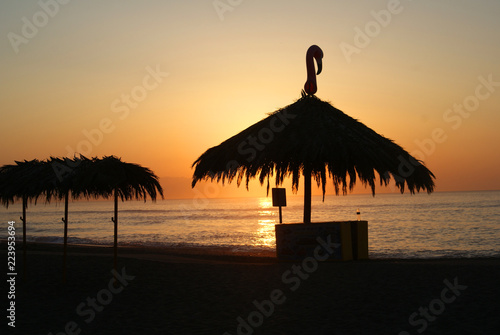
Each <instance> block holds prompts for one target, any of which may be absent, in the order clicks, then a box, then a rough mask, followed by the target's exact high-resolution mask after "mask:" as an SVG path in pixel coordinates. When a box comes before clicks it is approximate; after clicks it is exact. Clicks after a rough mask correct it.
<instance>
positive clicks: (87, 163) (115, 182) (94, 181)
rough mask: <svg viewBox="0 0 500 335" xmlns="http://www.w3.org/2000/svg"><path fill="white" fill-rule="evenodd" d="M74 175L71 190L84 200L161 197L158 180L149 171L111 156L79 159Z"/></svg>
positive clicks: (153, 198) (161, 190)
mask: <svg viewBox="0 0 500 335" xmlns="http://www.w3.org/2000/svg"><path fill="white" fill-rule="evenodd" d="M75 161H76V162H77V163H78V172H77V174H76V176H75V179H74V180H73V182H74V187H73V188H72V190H73V191H74V192H75V193H76V194H79V195H82V196H84V197H86V198H89V197H96V198H97V197H104V198H109V197H111V196H113V195H114V194H115V190H116V194H117V195H118V197H119V198H120V199H121V200H122V201H125V200H130V199H144V200H146V198H147V196H149V197H150V198H151V199H152V200H153V201H154V200H156V198H157V197H158V196H161V197H163V189H162V187H161V185H160V183H159V181H158V177H157V176H156V175H155V174H154V173H153V171H151V170H150V169H148V168H146V167H143V166H141V165H138V164H133V163H126V162H123V161H122V160H121V159H120V158H118V157H115V156H106V157H103V158H102V159H99V158H92V159H88V158H86V157H83V156H82V157H81V158H79V159H75Z"/></svg>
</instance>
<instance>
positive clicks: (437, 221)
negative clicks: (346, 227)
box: [0, 191, 500, 258]
mask: <svg viewBox="0 0 500 335" xmlns="http://www.w3.org/2000/svg"><path fill="white" fill-rule="evenodd" d="M287 202H288V206H287V207H284V208H283V222H284V223H295V222H301V220H302V205H303V204H302V202H303V199H302V197H300V196H299V197H298V196H288V199H287ZM357 208H359V209H360V212H361V218H362V219H363V220H368V225H369V252H370V257H372V258H391V257H399V258H428V257H484V256H496V257H500V191H485V192H450V193H434V194H431V195H428V194H425V193H424V194H416V195H408V194H404V195H401V194H379V195H376V196H375V197H372V196H371V195H347V196H333V195H332V196H327V197H326V199H325V201H324V202H322V198H321V197H313V204H312V221H313V222H322V221H337V220H355V219H356V209H357ZM63 212H64V203H57V204H54V203H51V204H47V205H46V204H44V203H43V202H41V203H38V204H37V205H36V206H35V205H29V206H28V211H27V220H28V226H27V227H28V230H27V234H26V236H27V240H28V241H39V242H53V243H61V242H62V236H63V223H62V221H61V217H62V216H63ZM20 214H21V205H20V204H14V205H11V206H9V208H8V209H6V208H5V207H2V208H1V209H0V222H1V227H3V229H2V231H1V232H0V238H5V237H6V236H7V228H6V227H7V222H8V221H15V222H16V224H15V226H16V229H17V239H18V241H21V240H22V225H21V221H20V219H19V217H20ZM112 216H113V203H112V202H110V201H75V202H70V204H69V229H68V235H69V243H77V244H104V245H111V244H112V241H113V223H112V222H111V217H112ZM118 217H119V244H120V245H151V246H188V247H189V246H195V247H205V246H206V247H212V246H217V247H224V248H229V249H231V250H233V251H269V250H274V248H275V241H274V225H275V224H276V223H278V221H279V219H278V209H277V207H272V204H271V198H270V197H269V198H237V199H196V200H190V199H188V200H162V201H157V202H156V203H153V202H151V201H149V200H148V201H147V202H146V203H144V202H143V201H127V202H120V203H119V214H118Z"/></svg>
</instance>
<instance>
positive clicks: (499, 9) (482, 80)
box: [0, 0, 500, 198]
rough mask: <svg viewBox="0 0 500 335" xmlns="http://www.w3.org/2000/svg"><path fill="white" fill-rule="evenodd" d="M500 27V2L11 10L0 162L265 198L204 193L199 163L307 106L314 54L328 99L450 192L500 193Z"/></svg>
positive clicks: (329, 1)
mask: <svg viewBox="0 0 500 335" xmlns="http://www.w3.org/2000/svg"><path fill="white" fill-rule="evenodd" d="M499 18H500V2H499V1H497V0H490V1H486V0H479V1H478V0H469V1H467V0H463V1H459V0H453V1H452V0H449V1H430V0H429V1H409V0H401V1H393V0H390V1H339V0H337V1H333V0H322V1H320V0H307V1H305V0H304V1H290V0H287V1H284V0H282V1H250V0H244V1H238V0H220V1H213V0H203V1H201V0H199V1H195V0H193V1H160V0H157V1H149V0H143V1H139V0H136V1H130V0H120V1H118V0H116V1H97V0H89V1H81V0H73V1H68V0H65V1H63V0H60V1H56V0H41V1H2V2H1V3H0V31H1V34H2V36H3V38H2V39H1V42H0V43H1V48H0V67H1V79H0V85H1V87H0V88H1V94H0V106H1V109H2V112H1V113H2V114H1V116H2V118H1V120H2V121H1V124H0V141H1V148H0V165H3V164H12V163H13V162H14V160H24V159H34V158H38V159H45V158H48V157H49V156H51V155H52V156H69V157H73V155H74V153H75V152H76V153H81V154H84V155H85V156H89V157H91V156H92V157H93V156H104V155H116V156H119V157H121V158H122V159H123V160H124V161H127V162H132V163H138V164H141V165H143V166H146V167H149V168H151V169H152V170H153V171H154V172H155V173H156V174H157V175H158V176H159V177H161V178H162V181H163V185H164V187H165V194H166V197H167V198H180V197H191V196H195V195H196V194H199V193H200V192H205V193H209V194H207V195H209V196H265V187H260V185H259V184H258V182H255V183H253V184H251V185H250V192H248V191H246V189H245V188H244V187H241V188H240V189H237V188H236V187H235V186H233V185H232V186H231V187H226V186H225V187H224V188H222V186H221V185H215V186H207V185H206V184H201V185H200V186H199V189H198V190H192V189H191V187H190V179H191V176H192V173H193V170H192V169H191V164H192V163H193V162H194V161H195V160H196V158H198V156H200V155H201V154H202V153H203V152H204V151H205V150H206V149H208V148H209V147H212V146H215V145H218V144H219V143H221V142H222V141H224V140H225V139H227V138H229V137H230V136H232V135H235V134H236V133H238V132H239V131H241V130H243V129H245V128H247V127H248V126H250V125H252V124H253V123H255V122H257V121H259V120H261V119H262V118H264V117H266V115H267V113H270V112H273V111H275V110H276V109H278V108H280V107H284V106H286V105H288V104H290V103H292V102H294V101H295V100H296V99H298V98H299V97H300V91H301V89H302V88H303V85H304V82H305V80H306V67H305V53H306V50H307V48H308V47H309V46H310V45H312V44H317V45H319V46H320V47H321V48H322V49H323V52H324V58H323V72H322V73H321V74H320V75H319V76H318V78H317V80H318V92H317V94H316V95H317V96H318V97H319V98H320V99H323V100H327V101H330V102H331V103H332V104H333V105H334V106H335V107H337V108H339V109H340V110H342V111H344V112H345V113H346V114H348V115H350V116H352V117H354V118H356V119H358V120H359V121H361V122H363V123H364V124H365V125H367V126H368V127H370V128H372V129H374V130H375V131H377V132H378V133H380V134H382V135H384V136H386V137H388V138H390V139H393V140H394V141H395V142H396V143H398V144H399V145H401V146H402V147H403V148H405V149H406V150H408V151H409V152H410V153H412V154H414V155H415V156H416V157H417V158H419V159H422V160H423V161H424V162H425V164H426V165H427V167H428V168H429V169H430V170H431V171H432V172H433V173H434V174H435V175H436V185H437V191H455V190H493V189H500V177H499V175H498V173H499V171H500V150H498V146H499V144H500V62H499V60H500V20H499ZM207 187H208V188H207ZM379 190H380V191H381V192H387V191H391V189H390V188H389V189H385V190H384V189H379ZM288 192H290V193H291V189H289V190H288ZM356 192H369V190H364V189H363V188H357V189H356ZM332 193H333V187H332V186H331V185H327V194H332Z"/></svg>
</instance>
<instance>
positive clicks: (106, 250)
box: [0, 239, 500, 263]
mask: <svg viewBox="0 0 500 335" xmlns="http://www.w3.org/2000/svg"><path fill="white" fill-rule="evenodd" d="M27 245H28V250H27V257H28V258H29V254H30V253H37V254H43V253H50V254H62V252H63V249H62V248H63V244H61V243H49V242H27ZM67 248H68V249H67V250H68V255H69V257H70V256H71V255H91V256H103V257H112V256H113V246H111V245H87V244H68V245H67ZM6 249H7V241H6V240H3V239H0V250H2V251H6ZM232 249H233V248H230V247H208V246H207V247H184V246H183V247H167V246H165V247H164V246H161V247H156V246H130V245H126V246H120V245H118V257H119V258H136V259H147V260H153V261H164V262H167V263H168V262H175V263H178V262H181V263H182V262H189V263H190V262H201V263H211V262H224V263H225V262H236V263H277V262H280V261H279V260H278V259H277V258H276V254H275V252H274V251H260V252H248V251H235V250H232ZM16 252H17V255H18V256H17V257H20V256H21V255H22V242H20V241H17V246H16ZM488 260H496V261H498V260H500V256H499V257H495V256H491V257H428V258H395V257H394V258H370V259H369V260H365V261H357V262H377V263H378V262H381V263H384V262H404V263H418V262H425V263H434V262H459V261H466V262H475V261H488Z"/></svg>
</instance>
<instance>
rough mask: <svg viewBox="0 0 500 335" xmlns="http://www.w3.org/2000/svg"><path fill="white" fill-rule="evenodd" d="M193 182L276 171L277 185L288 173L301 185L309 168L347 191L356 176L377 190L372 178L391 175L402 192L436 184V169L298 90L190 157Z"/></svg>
mask: <svg viewBox="0 0 500 335" xmlns="http://www.w3.org/2000/svg"><path fill="white" fill-rule="evenodd" d="M193 167H195V171H194V174H193V180H192V186H193V187H194V186H195V185H196V183H197V182H198V181H200V180H216V181H217V182H219V181H221V182H222V183H224V182H225V181H226V180H227V182H231V181H233V180H234V179H236V182H237V184H238V186H239V185H240V184H241V182H242V181H243V180H245V182H246V186H247V188H248V183H249V180H250V179H252V178H258V179H259V181H260V183H261V184H263V183H264V182H266V181H267V189H268V191H269V179H270V177H273V176H274V177H275V184H276V185H277V186H278V185H280V184H282V183H283V181H284V179H285V178H287V177H290V176H291V178H292V187H293V190H294V191H296V190H297V189H298V187H299V176H300V174H304V173H306V174H307V173H308V172H310V174H311V175H312V177H313V178H314V179H315V180H316V182H317V184H318V186H319V185H321V186H322V190H323V197H324V195H325V191H326V183H327V177H328V176H329V177H331V179H332V180H333V186H334V188H335V193H336V194H339V192H340V190H342V193H344V194H345V193H347V190H352V189H353V187H354V185H355V184H356V181H357V180H358V179H359V181H360V182H361V183H363V184H364V185H368V186H369V187H370V188H371V190H372V193H373V194H375V186H376V178H377V177H378V179H379V182H380V184H381V185H388V183H389V181H390V179H391V177H392V178H393V179H394V180H395V183H396V186H397V187H398V188H399V189H400V191H401V193H403V192H404V191H405V189H408V190H409V191H410V192H411V193H414V192H415V191H417V192H418V191H420V190H425V191H427V192H428V193H430V192H432V191H433V190H434V181H433V178H434V175H433V174H432V172H431V171H430V170H429V169H427V167H425V165H424V164H423V162H421V161H418V160H417V159H415V158H414V157H412V156H411V155H410V154H409V153H408V152H407V151H405V150H404V149H403V148H401V147H400V146H399V145H397V144H396V143H394V142H393V141H392V140H390V139H388V138H386V137H384V136H382V135H379V134H377V133H376V132H375V131H373V130H372V129H370V128H368V127H367V126H365V125H364V124H363V123H361V122H359V121H357V120H356V119H353V118H352V117H350V116H348V115H346V114H345V113H343V112H342V111H341V110H339V109H337V108H335V107H333V106H332V105H331V104H330V103H328V102H325V101H322V100H320V99H319V98H317V97H316V96H314V95H306V94H304V93H303V94H302V97H301V98H300V99H298V100H297V101H296V102H294V103H293V104H290V105H288V106H286V107H284V108H281V109H279V110H277V111H276V112H274V113H272V114H270V115H269V116H268V117H266V118H265V119H263V120H261V121H259V122H257V123H256V124H254V125H252V126H250V127H248V128H247V129H245V130H243V131H241V132H240V133H238V134H236V135H235V136H233V137H231V138H229V139H228V140H226V141H224V142H222V143H221V144H219V145H218V146H215V147H212V148H210V149H208V150H207V151H206V152H205V153H203V154H202V155H201V156H200V157H199V158H198V159H197V160H196V161H195V162H194V163H193Z"/></svg>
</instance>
